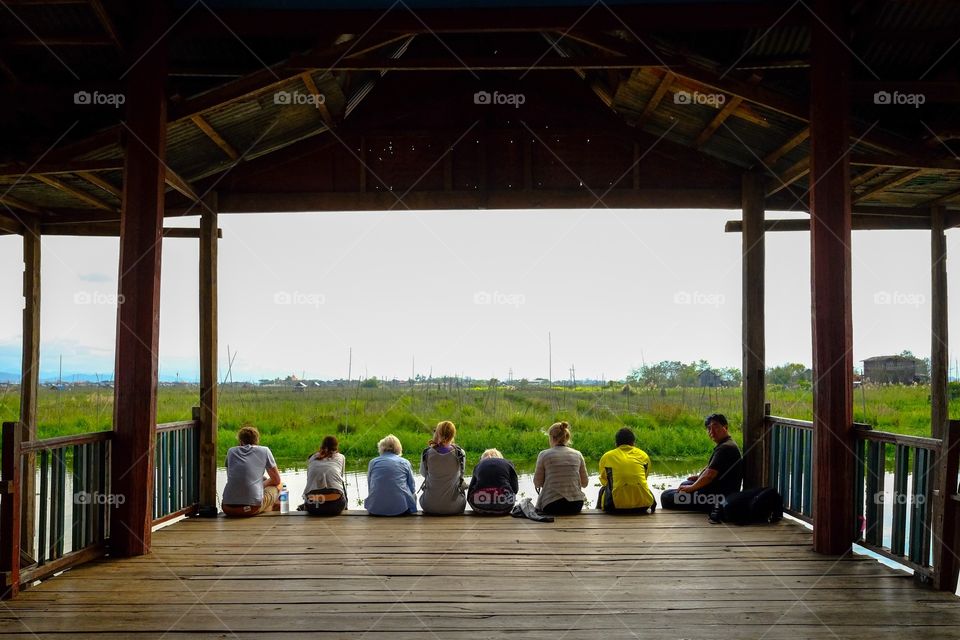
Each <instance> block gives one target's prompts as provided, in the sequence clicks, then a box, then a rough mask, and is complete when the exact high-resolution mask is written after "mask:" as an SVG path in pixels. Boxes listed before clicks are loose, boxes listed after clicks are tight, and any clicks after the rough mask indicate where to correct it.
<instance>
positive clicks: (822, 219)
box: [810, 0, 856, 554]
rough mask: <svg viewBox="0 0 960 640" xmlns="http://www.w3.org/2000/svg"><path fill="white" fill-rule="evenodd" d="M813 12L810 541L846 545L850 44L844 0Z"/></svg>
mask: <svg viewBox="0 0 960 640" xmlns="http://www.w3.org/2000/svg"><path fill="white" fill-rule="evenodd" d="M813 13H814V14H815V16H816V17H811V20H810V30H811V68H810V84H811V86H810V147H811V150H810V184H811V185H812V187H811V189H810V219H811V221H810V246H811V287H812V295H811V301H812V320H813V378H814V385H813V413H814V419H813V422H814V452H813V548H814V550H815V551H818V552H820V553H827V554H840V553H845V552H847V551H848V550H849V549H850V546H851V543H852V542H853V540H854V538H855V535H856V534H855V531H856V521H855V513H854V511H855V509H854V491H855V489H854V487H855V486H856V485H855V482H854V480H855V470H856V459H855V456H854V451H855V444H856V441H855V438H854V433H853V323H852V312H851V305H850V290H851V270H850V261H851V257H850V231H851V212H850V163H849V151H850V148H849V139H850V138H849V104H850V100H849V90H850V87H849V81H850V78H849V73H850V62H849V52H848V50H847V48H846V45H845V44H844V43H843V41H842V40H841V39H842V38H843V39H845V34H846V33H847V29H846V26H845V15H846V3H845V2H838V1H835V0H817V1H816V2H815V3H814V6H813Z"/></svg>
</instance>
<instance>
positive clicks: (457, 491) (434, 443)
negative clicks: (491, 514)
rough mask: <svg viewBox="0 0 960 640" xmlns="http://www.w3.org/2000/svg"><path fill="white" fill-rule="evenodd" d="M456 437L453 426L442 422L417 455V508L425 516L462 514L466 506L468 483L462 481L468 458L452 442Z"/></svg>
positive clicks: (448, 422) (450, 423) (447, 421)
mask: <svg viewBox="0 0 960 640" xmlns="http://www.w3.org/2000/svg"><path fill="white" fill-rule="evenodd" d="M456 435H457V428H456V427H455V426H454V424H453V423H452V422H450V421H449V420H444V421H443V422H441V423H440V424H438V425H437V428H436V430H435V431H434V433H433V439H432V440H430V443H429V444H430V446H429V447H427V448H426V449H424V450H423V455H421V456H420V475H422V476H423V486H422V487H421V488H422V489H423V495H421V496H420V508H421V509H423V513H424V514H426V515H434V516H450V515H454V514H458V513H463V511H464V509H465V508H466V506H467V498H466V496H465V495H464V492H465V491H466V490H467V484H466V482H464V480H463V471H464V468H465V467H466V463H467V456H466V454H465V453H464V452H463V449H461V448H460V447H458V446H457V445H456V444H454V443H453V439H454V438H455V437H456Z"/></svg>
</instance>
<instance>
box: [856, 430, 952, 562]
mask: <svg viewBox="0 0 960 640" xmlns="http://www.w3.org/2000/svg"><path fill="white" fill-rule="evenodd" d="M857 435H858V440H859V442H858V447H857V461H858V473H857V479H858V482H859V483H860V484H859V486H858V492H857V494H856V495H857V496H861V495H862V499H858V500H857V501H856V504H857V505H858V506H859V507H860V510H859V514H858V515H859V517H860V525H861V528H860V531H861V535H860V540H859V544H860V545H862V546H864V547H866V548H867V549H870V550H871V551H873V552H874V553H876V554H879V555H881V556H884V557H886V558H890V559H891V560H895V561H896V562H899V563H901V564H904V565H906V566H908V567H910V568H912V569H913V570H914V571H915V572H917V573H919V574H921V575H924V576H927V577H932V576H933V558H932V549H931V541H932V523H933V504H934V495H933V485H934V482H935V479H936V466H937V457H938V456H939V455H940V448H941V445H942V441H941V440H939V439H937V438H917V437H912V436H903V435H898V434H895V433H887V432H884V431H873V430H871V429H869V428H865V427H863V426H860V427H859V428H858V429H857ZM889 455H892V462H893V469H892V476H891V477H889V478H888V476H887V462H888V459H887V458H888V456H889Z"/></svg>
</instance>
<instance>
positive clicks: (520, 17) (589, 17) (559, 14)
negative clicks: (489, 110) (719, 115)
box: [175, 0, 809, 37]
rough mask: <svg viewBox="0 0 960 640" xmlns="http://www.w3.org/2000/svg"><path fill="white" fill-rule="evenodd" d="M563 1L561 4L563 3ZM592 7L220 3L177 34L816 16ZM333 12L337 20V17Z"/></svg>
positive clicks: (734, 5)
mask: <svg viewBox="0 0 960 640" xmlns="http://www.w3.org/2000/svg"><path fill="white" fill-rule="evenodd" d="M557 4H562V3H557ZM585 9H586V8H585V7H562V6H558V7H552V8H551V9H550V10H549V11H545V10H543V9H542V8H540V7H509V6H497V7H492V8H458V9H457V10H456V11H450V10H449V9H442V8H438V9H420V8H418V9H417V11H416V12H415V13H414V12H413V11H401V10H399V9H398V10H396V11H389V12H386V13H385V12H384V11H382V10H379V9H365V10H363V9H361V10H352V11H351V10H340V11H337V12H336V14H334V12H333V11H330V10H317V9H313V10H309V9H308V10H269V9H260V10H249V9H247V10H241V9H219V10H218V11H217V13H216V15H213V14H211V13H210V12H206V11H197V12H192V13H191V14H190V15H188V16H187V17H186V18H184V19H183V20H182V23H181V24H179V25H178V26H177V27H176V29H175V32H176V33H180V34H185V35H191V36H207V35H217V36H222V35H223V31H224V25H225V24H226V25H229V26H230V30H231V32H232V33H235V34H236V35H237V36H238V37H245V36H258V35H259V36H273V37H282V36H293V35H302V34H304V33H309V32H315V33H331V32H332V31H333V30H334V29H336V30H337V31H338V33H363V31H364V29H368V28H369V27H370V25H371V24H376V25H377V29H379V30H383V31H390V32H394V33H396V32H403V33H422V34H433V33H462V32H494V33H502V32H509V31H514V32H529V31H559V32H561V33H562V32H566V31H568V30H569V29H570V26H571V25H576V26H577V29H578V30H580V31H610V30H622V29H623V28H624V25H629V28H631V29H634V30H641V31H644V32H649V31H662V30H672V31H686V32H693V31H712V30H721V31H722V30H728V29H738V28H763V27H769V26H771V25H773V24H774V23H777V24H780V25H784V24H787V25H798V24H806V23H808V22H809V16H807V15H804V12H801V11H799V10H797V8H796V3H792V4H791V3H790V2H783V1H780V0H770V1H767V2H729V3H723V4H718V3H715V2H692V3H682V4H673V3H650V4H644V5H639V6H638V5H630V6H623V5H616V6H613V7H609V8H605V10H599V9H597V10H594V11H588V10H585ZM334 15H335V16H336V19H335V20H334Z"/></svg>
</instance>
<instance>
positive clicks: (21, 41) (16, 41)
mask: <svg viewBox="0 0 960 640" xmlns="http://www.w3.org/2000/svg"><path fill="white" fill-rule="evenodd" d="M112 46H113V40H111V39H110V38H105V37H103V36H91V35H86V34H84V35H73V36H33V35H28V36H9V37H6V38H0V49H9V48H11V47H47V48H49V47H112Z"/></svg>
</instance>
